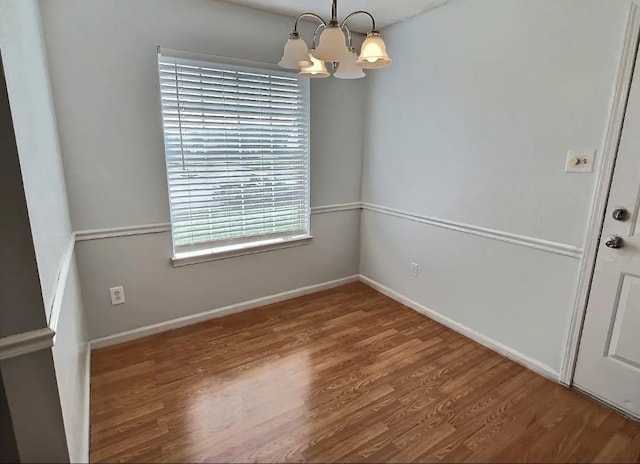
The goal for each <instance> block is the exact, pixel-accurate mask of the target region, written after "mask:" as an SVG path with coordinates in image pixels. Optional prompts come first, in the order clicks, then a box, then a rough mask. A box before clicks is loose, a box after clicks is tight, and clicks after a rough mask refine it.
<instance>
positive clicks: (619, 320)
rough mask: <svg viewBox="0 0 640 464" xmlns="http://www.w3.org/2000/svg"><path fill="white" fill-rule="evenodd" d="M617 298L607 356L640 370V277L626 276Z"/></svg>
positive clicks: (623, 277)
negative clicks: (639, 303)
mask: <svg viewBox="0 0 640 464" xmlns="http://www.w3.org/2000/svg"><path fill="white" fill-rule="evenodd" d="M621 284H622V285H620V286H619V291H618V295H617V296H616V301H617V304H616V305H615V307H614V310H613V320H612V324H611V335H610V342H609V347H608V350H607V355H608V356H610V357H612V358H614V359H617V360H618V361H620V362H623V363H626V364H628V365H629V367H631V368H633V369H639V368H640V349H639V348H640V344H639V343H638V334H640V311H637V310H636V306H637V305H638V302H640V277H639V276H635V275H629V274H625V275H623V276H622V282H621Z"/></svg>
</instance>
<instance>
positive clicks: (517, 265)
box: [361, 0, 630, 373]
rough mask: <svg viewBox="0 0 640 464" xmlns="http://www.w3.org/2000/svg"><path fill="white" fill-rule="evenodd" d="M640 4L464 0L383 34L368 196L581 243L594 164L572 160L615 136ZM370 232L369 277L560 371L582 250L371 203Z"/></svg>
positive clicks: (365, 236) (373, 97)
mask: <svg viewBox="0 0 640 464" xmlns="http://www.w3.org/2000/svg"><path fill="white" fill-rule="evenodd" d="M629 5H630V2H629V1H626V0H611V1H601V0H557V1H553V2H550V1H547V2H545V1H537V0H485V1H474V0H455V1H453V2H451V3H449V4H447V5H445V6H443V7H441V8H439V9H436V10H434V11H431V12H428V13H425V14H422V15H420V16H417V17H415V18H413V19H410V20H408V21H406V22H403V23H400V24H398V25H395V26H392V27H391V28H389V29H388V30H385V31H384V37H385V39H386V41H387V44H388V47H389V49H390V50H391V51H392V53H393V58H394V64H393V66H392V67H391V68H389V69H387V70H385V71H383V72H380V73H376V74H375V75H374V76H372V78H371V79H370V80H369V85H370V87H369V98H368V102H369V113H368V114H369V120H368V125H367V129H366V132H367V137H366V148H365V162H364V172H363V174H364V175H363V177H364V185H363V201H365V202H368V203H372V204H377V205H382V206H386V207H390V208H394V209H397V210H403V211H408V212H411V213H414V214H419V215H424V216H430V217H435V218H441V219H445V220H450V221H457V222H461V223H464V224H468V225H471V226H481V227H487V228H491V229H495V230H498V231H505V232H508V233H513V234H519V235H522V236H524V237H532V238H533V239H534V240H535V239H542V240H548V241H553V242H558V243H560V244H563V245H568V246H574V247H582V245H583V241H584V239H585V235H586V230H587V221H588V218H589V208H590V204H591V199H592V195H593V189H594V174H565V172H564V163H565V159H566V153H567V150H569V149H580V148H588V149H598V150H599V149H600V148H601V146H602V144H603V138H604V132H605V129H606V124H607V116H608V110H609V106H610V99H611V95H612V91H613V83H614V77H615V73H616V71H617V62H618V57H619V53H620V50H621V45H622V36H623V32H624V28H625V21H626V17H627V13H628V9H629ZM407 89H411V91H410V92H408V91H407ZM362 229H363V231H362V249H361V256H362V263H361V271H362V273H363V274H365V275H367V276H369V277H371V278H373V279H374V280H376V281H378V282H380V283H382V284H384V285H387V286H389V287H391V288H392V289H394V290H396V291H398V292H400V293H402V294H404V295H405V296H407V297H409V298H411V299H413V300H415V301H417V302H418V303H420V304H422V305H424V306H426V307H428V308H430V309H432V310H434V311H436V312H438V313H440V314H442V315H444V316H446V317H448V318H450V319H452V320H453V321H455V322H456V323H459V324H461V325H463V326H466V327H468V328H471V329H473V330H476V331H477V332H479V333H480V334H482V335H483V336H485V337H488V338H489V339H492V340H494V341H497V342H499V343H503V344H505V345H507V346H508V347H510V348H512V349H513V350H515V351H516V352H518V353H520V354H521V355H524V356H526V357H529V358H532V359H533V360H535V361H536V362H537V363H539V364H541V365H543V366H546V367H547V370H548V371H549V372H551V373H557V372H558V371H559V370H560V367H561V362H562V356H563V354H564V349H565V339H566V335H567V331H568V324H569V320H570V316H571V311H572V305H573V299H574V293H575V285H576V281H577V272H578V265H579V261H578V260H577V259H575V258H572V257H565V256H560V255H556V254H552V253H548V252H545V251H539V250H533V249H527V248H523V247H521V246H519V245H516V244H509V243H500V242H497V241H494V240H491V239H488V238H484V237H478V236H474V235H468V234H465V233H463V232H458V231H453V230H447V229H442V228H437V227H434V226H433V225H427V224H420V223H416V222H410V221H408V220H407V219H403V218H398V217H391V216H389V215H385V214H381V213H378V212H372V211H366V212H364V213H363V223H362ZM411 262H416V263H418V264H420V265H421V267H422V269H421V274H420V277H419V279H411V278H410V276H409V268H410V263H411Z"/></svg>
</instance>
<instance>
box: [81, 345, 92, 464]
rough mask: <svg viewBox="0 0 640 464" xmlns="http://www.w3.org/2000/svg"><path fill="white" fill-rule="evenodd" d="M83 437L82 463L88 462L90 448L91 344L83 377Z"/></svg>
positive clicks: (88, 348) (88, 346)
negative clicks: (84, 441)
mask: <svg viewBox="0 0 640 464" xmlns="http://www.w3.org/2000/svg"><path fill="white" fill-rule="evenodd" d="M83 425H84V435H85V440H86V443H84V444H83V450H82V455H83V456H84V461H83V462H86V463H88V462H89V447H90V446H91V343H87V354H86V359H85V376H84V422H83Z"/></svg>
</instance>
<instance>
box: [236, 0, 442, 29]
mask: <svg viewBox="0 0 640 464" xmlns="http://www.w3.org/2000/svg"><path fill="white" fill-rule="evenodd" d="M223 1H226V2H227V3H236V4H238V5H244V6H248V7H251V8H255V9H258V10H262V11H270V12H273V13H280V14H284V15H286V16H292V17H297V16H298V15H299V14H300V13H304V12H311V13H316V14H319V15H320V16H322V17H323V18H324V19H325V20H326V21H328V20H329V19H330V17H331V0H223ZM447 1H449V0H338V19H339V20H342V19H344V17H345V16H346V15H348V14H349V13H351V12H352V11H355V10H367V11H369V12H370V13H371V14H372V15H373V16H374V17H375V18H376V23H377V24H376V26H377V28H378V29H383V28H385V27H387V26H390V25H391V24H394V23H397V22H399V21H402V20H403V19H407V18H410V17H412V16H415V15H417V14H420V13H422V12H424V11H428V10H432V9H434V8H437V7H438V6H440V5H442V4H444V3H446V2H447ZM349 25H350V26H351V29H353V30H354V31H358V32H363V33H364V32H368V31H369V30H371V20H370V19H369V18H368V17H366V16H364V15H357V16H356V17H354V18H353V19H352V20H349Z"/></svg>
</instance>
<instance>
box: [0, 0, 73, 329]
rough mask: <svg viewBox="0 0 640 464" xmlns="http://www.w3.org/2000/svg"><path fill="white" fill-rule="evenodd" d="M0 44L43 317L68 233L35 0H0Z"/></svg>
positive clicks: (50, 302)
mask: <svg viewBox="0 0 640 464" xmlns="http://www.w3.org/2000/svg"><path fill="white" fill-rule="evenodd" d="M0 47H1V48H2V56H3V60H4V64H5V74H6V79H7V89H8V91H9V101H10V103H11V112H12V116H13V123H14V129H15V134H16V141H17V144H18V154H19V156H20V166H21V169H22V179H23V183H24V190H25V195H26V197H27V206H28V209H29V219H30V222H31V233H32V235H33V243H34V247H35V251H36V258H37V262H38V272H39V274H40V285H41V287H42V296H43V299H44V302H45V307H46V312H47V317H49V313H50V311H51V305H52V302H53V296H54V292H55V286H56V282H57V279H58V274H59V272H60V264H61V262H62V257H63V255H64V253H65V251H66V250H67V248H68V245H69V240H70V237H71V222H70V219H69V210H68V206H67V194H66V189H65V184H64V172H63V168H62V158H61V155H60V146H59V143H58V133H57V128H56V118H55V114H54V108H53V101H52V96H51V87H50V82H49V73H48V68H47V57H46V52H45V49H44V43H43V42H42V32H41V26H40V15H39V11H38V3H37V2H36V1H35V0H24V1H23V0H2V1H0Z"/></svg>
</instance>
